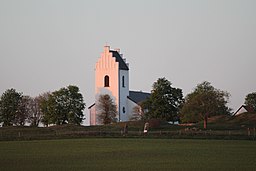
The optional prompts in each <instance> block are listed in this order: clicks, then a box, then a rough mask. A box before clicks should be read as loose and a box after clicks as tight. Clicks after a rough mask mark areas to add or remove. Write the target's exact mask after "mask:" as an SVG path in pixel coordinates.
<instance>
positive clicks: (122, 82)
mask: <svg viewBox="0 0 256 171" xmlns="http://www.w3.org/2000/svg"><path fill="white" fill-rule="evenodd" d="M122 86H123V87H125V86H124V76H123V77H122Z"/></svg>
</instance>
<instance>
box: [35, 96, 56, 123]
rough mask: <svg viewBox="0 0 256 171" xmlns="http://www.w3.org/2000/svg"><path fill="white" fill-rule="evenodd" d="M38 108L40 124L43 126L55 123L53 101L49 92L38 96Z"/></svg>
mask: <svg viewBox="0 0 256 171" xmlns="http://www.w3.org/2000/svg"><path fill="white" fill-rule="evenodd" d="M39 108H40V111H41V112H42V123H43V124H44V125H45V126H48V125H49V124H51V123H55V122H54V120H53V118H54V115H55V100H54V98H53V96H52V94H51V93H50V92H47V93H44V94H42V95H40V103H39Z"/></svg>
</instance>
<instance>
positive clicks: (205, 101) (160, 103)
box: [97, 78, 256, 124]
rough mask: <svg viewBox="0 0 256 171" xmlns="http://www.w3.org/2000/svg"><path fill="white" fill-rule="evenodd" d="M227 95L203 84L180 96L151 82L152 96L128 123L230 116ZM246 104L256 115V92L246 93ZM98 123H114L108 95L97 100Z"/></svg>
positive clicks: (177, 90) (178, 91) (162, 82)
mask: <svg viewBox="0 0 256 171" xmlns="http://www.w3.org/2000/svg"><path fill="white" fill-rule="evenodd" d="M229 98H230V93H228V92H227V91H223V90H220V89H217V88H215V87H213V86H212V85H211V83H210V82H208V81H204V82H202V83H200V84H198V85H197V86H196V87H195V89H194V90H193V91H192V92H191V93H189V94H187V95H186V97H185V98H184V97H183V92H182V89H180V88H175V87H173V86H172V83H171V82H170V81H169V80H167V79H166V78H159V79H158V80H157V81H156V82H154V83H153V86H152V90H151V96H150V97H149V98H148V99H146V100H145V101H143V102H142V103H141V104H139V106H136V107H134V109H133V114H132V117H131V118H130V119H131V120H150V119H160V120H164V121H168V122H170V121H172V122H175V121H179V122H182V123H191V122H192V123H196V122H200V121H203V120H206V119H207V118H208V117H212V116H216V115H232V112H231V111H232V109H231V108H229V107H228V106H227V104H228V102H229ZM245 105H247V106H250V107H251V108H253V110H254V111H255V112H256V92H253V93H249V94H248V95H247V96H246V98H245ZM97 108H98V111H97V114H98V120H99V121H100V122H101V123H102V124H109V123H113V122H116V117H115V116H116V115H117V110H116V105H115V104H114V102H113V100H112V99H111V98H110V96H109V95H101V96H100V97H99V100H98V107H97Z"/></svg>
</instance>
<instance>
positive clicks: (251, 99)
mask: <svg viewBox="0 0 256 171" xmlns="http://www.w3.org/2000/svg"><path fill="white" fill-rule="evenodd" d="M244 104H245V105H247V106H250V107H252V108H253V110H254V111H255V112H256V92H253V93H249V94H247V95H246V97H245V102H244Z"/></svg>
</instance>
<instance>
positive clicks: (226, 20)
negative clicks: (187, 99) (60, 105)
mask: <svg viewBox="0 0 256 171" xmlns="http://www.w3.org/2000/svg"><path fill="white" fill-rule="evenodd" d="M255 9H256V1H255V0H129V1H127V0H107V1H103V0H22V1H21V0H0V95H1V94H2V93H3V92H5V91H6V90H7V89H9V88H15V89H16V90H17V91H18V92H23V94H24V95H29V96H32V97H35V96H37V95H39V94H42V93H44V92H48V91H55V90H59V89H60V88H62V87H66V86H68V85H76V86H78V87H79V88H80V91H81V93H82V94H83V97H84V100H85V103H86V110H85V111H84V113H85V115H87V114H88V110H87V107H89V106H90V105H91V104H93V103H94V76H95V75H94V66H95V63H96V61H97V60H98V59H99V57H100V54H101V52H103V47H104V46H105V45H106V44H107V45H109V46H110V47H111V48H112V49H115V48H120V49H121V53H123V54H124V57H125V58H126V59H127V62H128V63H129V67H130V89H131V90H142V91H146V92H150V91H151V89H152V84H153V83H154V82H155V81H156V80H157V79H158V78H162V77H165V78H166V79H168V80H169V81H170V82H171V83H172V85H173V86H174V87H177V88H181V89H182V90H183V94H184V96H186V95H187V94H188V93H191V92H192V91H193V90H194V88H195V87H196V86H197V85H198V84H199V83H202V82H203V81H209V82H211V84H212V85H213V86H214V87H215V88H217V89H220V90H224V91H227V92H229V93H230V94H231V97H230V102H229V104H228V106H229V107H231V108H233V109H234V110H236V109H237V108H238V107H240V106H241V105H242V104H243V103H244V98H245V96H246V95H247V94H248V93H251V92H256V76H255V73H256V72H255V64H256V31H255V30H256V10H255ZM87 123H88V121H87V120H85V122H84V124H87Z"/></svg>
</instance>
